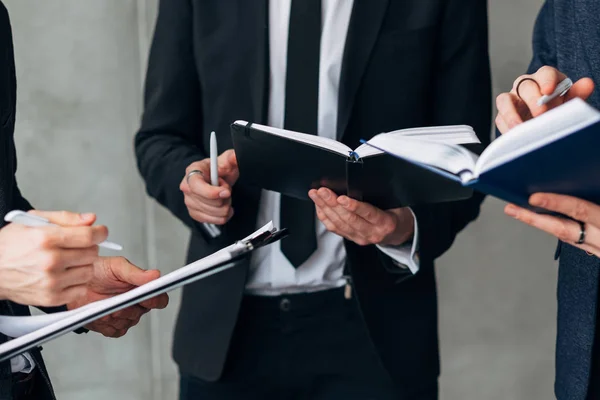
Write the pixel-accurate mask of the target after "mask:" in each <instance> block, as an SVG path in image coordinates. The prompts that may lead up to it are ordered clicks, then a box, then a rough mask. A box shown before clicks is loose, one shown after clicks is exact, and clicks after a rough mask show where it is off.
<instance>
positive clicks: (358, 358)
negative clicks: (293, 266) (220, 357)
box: [180, 289, 438, 400]
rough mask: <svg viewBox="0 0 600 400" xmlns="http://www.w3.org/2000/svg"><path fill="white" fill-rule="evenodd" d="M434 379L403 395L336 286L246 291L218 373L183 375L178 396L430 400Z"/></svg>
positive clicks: (354, 310)
mask: <svg viewBox="0 0 600 400" xmlns="http://www.w3.org/2000/svg"><path fill="white" fill-rule="evenodd" d="M437 398H438V385H437V380H436V379H433V380H432V382H431V385H430V386H429V387H427V388H419V389H416V390H415V391H413V394H411V395H410V396H407V395H401V394H400V393H398V392H397V391H396V389H395V388H394V386H393V384H392V382H391V379H390V378H389V376H388V374H387V372H386V371H385V369H384V368H383V366H382V365H381V363H380V361H379V357H378V355H377V354H376V351H375V349H374V347H373V345H372V343H371V340H370V338H369V335H368V332H367V330H366V327H365V326H364V323H363V321H362V319H361V317H360V314H359V310H358V306H357V304H356V302H355V301H354V300H346V299H345V298H344V292H343V290H342V289H335V290H328V291H324V292H318V293H312V294H299V295H289V296H281V297H273V298H271V297H258V296H246V297H245V298H244V300H243V303H242V308H241V312H240V317H239V320H238V324H237V327H236V329H235V332H234V335H233V338H232V343H231V347H230V351H229V354H228V359H227V363H226V366H225V370H224V373H223V376H222V377H221V379H220V380H219V381H217V382H205V381H202V380H200V379H197V378H195V377H190V376H185V375H184V376H182V377H181V386H180V399H181V400H192V399H194V400H195V399H201V400H212V399H219V400H222V399H244V400H252V399H261V400H262V399H277V400H279V399H286V400H287V399H310V400H326V399H334V400H337V399H344V400H353V399H356V400H368V399H373V400H388V399H389V400H391V399H398V400H409V399H410V400H435V399H437Z"/></svg>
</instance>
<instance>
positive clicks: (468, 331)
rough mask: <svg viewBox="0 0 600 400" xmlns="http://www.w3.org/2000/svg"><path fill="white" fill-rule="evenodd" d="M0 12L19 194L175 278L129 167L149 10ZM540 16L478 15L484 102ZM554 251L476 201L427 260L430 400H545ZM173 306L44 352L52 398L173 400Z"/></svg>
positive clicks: (501, 6)
mask: <svg viewBox="0 0 600 400" xmlns="http://www.w3.org/2000/svg"><path fill="white" fill-rule="evenodd" d="M4 1H5V3H6V4H7V7H8V8H9V11H10V13H11V16H12V20H13V29H14V36H15V44H16V56H17V68H18V79H19V93H18V95H19V103H18V124H17V146H18V152H19V160H20V167H19V173H18V178H19V180H20V183H21V186H22V189H23V191H24V193H25V194H26V195H27V197H28V198H29V199H31V201H32V202H33V204H35V205H36V206H37V207H39V208H45V209H72V210H79V211H88V210H92V211H95V212H97V213H98V214H99V216H100V221H101V222H102V223H105V224H107V225H108V226H109V227H110V229H111V237H112V238H113V239H114V240H116V241H119V242H121V243H123V244H124V245H125V248H126V254H127V256H128V257H129V258H130V259H131V260H132V261H133V262H135V263H137V264H139V265H141V266H144V267H150V268H156V267H157V268H160V269H161V270H162V271H164V272H167V271H170V270H172V269H174V268H176V267H179V266H181V265H182V264H183V259H184V249H185V242H186V239H187V233H186V232H185V230H184V229H183V228H182V226H181V225H180V224H179V223H178V222H177V221H175V220H174V219H173V218H172V217H171V216H170V215H169V214H168V213H167V212H166V211H164V210H163V209H161V208H160V207H157V206H156V205H155V204H154V203H153V202H152V201H150V200H148V199H146V197H145V195H144V192H143V187H142V184H141V181H140V179H139V178H138V175H137V171H136V169H135V166H134V160H133V155H132V136H133V133H134V132H135V130H136V127H137V124H138V119H139V113H140V110H141V81H142V79H143V71H144V69H145V66H144V63H145V59H146V54H147V49H148V41H149V37H150V34H151V31H152V27H153V19H154V16H155V14H156V2H155V1H154V0H147V1H146V0H51V1H48V0H4ZM540 5H541V0H492V1H491V8H490V16H491V18H490V22H491V51H492V60H493V72H494V85H495V91H496V92H499V91H501V90H505V89H507V88H509V87H510V86H511V83H512V81H513V79H514V78H515V77H516V76H517V75H518V74H520V73H521V72H522V71H523V70H524V69H525V68H526V65H527V62H528V59H529V54H530V44H529V43H530V37H531V30H532V25H533V21H534V18H535V15H536V13H537V10H538V9H539V7H540ZM553 247H554V241H553V240H552V239H551V238H549V237H547V236H545V235H543V234H540V233H538V232H534V231H533V230H532V229H528V228H525V227H523V226H521V225H519V224H517V223H516V222H513V221H511V220H509V219H508V218H505V217H504V216H503V215H502V204H501V203H500V202H498V201H495V200H493V199H488V200H487V201H486V203H485V205H484V209H483V213H482V216H481V218H480V219H479V220H478V221H477V222H476V223H474V224H472V225H471V226H470V227H469V228H468V229H467V230H466V231H465V232H464V233H463V234H462V235H460V237H459V238H458V239H457V242H456V244H455V246H454V248H453V249H452V250H451V251H450V252H449V253H448V254H446V255H445V256H444V257H443V258H442V259H441V260H440V262H439V263H438V272H439V276H438V277H439V279H438V286H439V292H440V293H439V301H440V330H441V335H442V360H443V361H442V380H441V387H442V398H443V399H447V400H464V399H486V400H487V399H492V400H493V399H503V400H504V399H516V400H521V399H522V400H531V399H547V398H551V397H552V381H553V373H554V361H553V357H554V335H555V327H554V321H555V312H556V305H555V294H554V292H555V286H556V265H555V263H554V262H553V261H552V251H553ZM178 295H179V293H177V292H176V293H174V294H172V296H171V305H170V307H169V309H167V310H164V311H161V312H157V313H153V314H151V316H150V318H146V319H145V320H144V321H143V322H142V323H141V324H140V325H139V326H138V327H136V328H134V329H133V330H132V331H131V332H130V333H129V334H128V335H127V336H126V337H124V338H122V339H118V340H112V339H105V338H102V337H99V336H97V335H95V334H88V335H83V336H73V335H71V336H68V337H64V338H62V339H59V340H57V341H55V342H52V343H50V344H48V345H46V346H45V352H44V353H45V356H46V359H47V361H48V364H49V367H50V369H51V375H52V377H53V381H54V384H55V386H56V389H57V392H58V394H59V398H61V399H67V400H70V399H73V400H75V399H77V400H80V399H90V400H100V399H106V398H110V399H114V400H120V399H128V400H129V399H134V400H135V399H140V400H141V399H144V400H145V399H155V400H168V399H175V398H176V396H177V372H176V368H175V366H174V364H173V362H172V361H171V359H170V344H171V332H172V327H173V321H174V318H175V314H176V312H177V309H178ZM407 329H410V327H407Z"/></svg>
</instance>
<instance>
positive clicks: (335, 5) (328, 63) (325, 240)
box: [246, 0, 418, 296]
mask: <svg viewBox="0 0 600 400" xmlns="http://www.w3.org/2000/svg"><path fill="white" fill-rule="evenodd" d="M353 3H354V2H353V1H352V0H322V21H323V23H322V33H321V59H320V67H319V68H320V70H319V103H318V104H319V110H318V134H319V136H324V137H329V138H331V139H335V135H336V132H337V129H336V128H337V117H338V96H339V84H340V75H341V70H342V58H343V54H344V47H345V44H346V35H347V31H348V26H349V25H350V16H351V14H352V7H353ZM290 10H291V0H269V60H270V68H269V71H270V85H269V89H270V91H269V109H268V125H270V126H273V127H277V128H283V125H284V115H285V82H286V71H287V44H288V32H289V19H290ZM280 197H281V196H280V194H279V193H276V192H271V191H266V190H263V192H262V197H261V202H260V206H259V210H258V222H257V226H259V227H260V226H263V225H265V224H266V223H268V222H269V221H273V223H274V224H275V226H279V212H280V210H279V206H280ZM413 215H414V214H413ZM315 218H316V215H315ZM316 230H317V232H316V234H317V250H316V251H315V252H314V253H313V254H312V255H311V256H310V257H309V258H308V259H307V260H306V261H305V262H304V264H302V265H301V266H299V267H298V268H294V266H293V265H292V264H291V263H290V262H289V261H288V259H287V258H286V257H285V255H284V254H283V253H282V252H281V245H280V243H279V242H277V243H274V244H272V245H271V246H267V247H265V248H261V249H259V250H258V251H256V252H255V253H254V255H253V257H252V259H251V262H250V275H249V279H248V282H247V285H246V291H247V292H248V293H251V294H256V295H262V296H277V295H280V294H284V293H304V292H314V291H319V290H325V289H331V288H336V287H341V286H343V285H344V284H345V283H346V278H345V277H344V276H343V271H344V264H345V260H346V250H345V248H344V243H343V238H342V237H340V236H338V235H336V234H334V233H331V232H329V231H327V229H326V228H325V226H324V225H323V224H322V223H321V221H319V220H318V219H316ZM287 240H294V238H293V237H290V238H289V239H287ZM417 241H418V229H417V224H416V220H415V233H414V239H413V242H412V243H407V244H405V245H402V246H377V247H378V248H379V250H380V251H382V252H384V253H385V254H387V255H388V256H390V257H391V258H392V259H393V260H394V261H395V262H396V263H397V264H399V265H402V266H405V267H408V268H410V269H411V271H412V272H413V273H416V272H417V270H418V258H417V256H416V247H417V243H418V242H417ZM398 268H400V266H399V267H398Z"/></svg>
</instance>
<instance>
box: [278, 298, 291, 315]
mask: <svg viewBox="0 0 600 400" xmlns="http://www.w3.org/2000/svg"><path fill="white" fill-rule="evenodd" d="M291 307H292V302H291V301H290V299H287V298H283V299H281V302H280V303H279V309H281V311H286V312H287V311H290V308H291Z"/></svg>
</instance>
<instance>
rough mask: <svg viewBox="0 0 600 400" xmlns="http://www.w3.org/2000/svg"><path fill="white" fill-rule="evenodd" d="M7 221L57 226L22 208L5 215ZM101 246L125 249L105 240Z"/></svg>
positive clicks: (117, 249) (28, 224)
mask: <svg viewBox="0 0 600 400" xmlns="http://www.w3.org/2000/svg"><path fill="white" fill-rule="evenodd" d="M4 220H5V221H6V222H12V223H13V224H20V225H25V226H31V227H36V226H57V225H56V224H53V223H52V222H50V221H48V220H47V219H46V218H43V217H39V216H37V215H32V214H29V213H26V212H24V211H20V210H14V211H11V212H9V213H8V214H6V216H5V217H4ZM98 246H99V247H103V248H105V249H109V250H116V251H121V250H123V246H121V245H120V244H117V243H113V242H109V241H104V242H102V243H100V244H99V245H98Z"/></svg>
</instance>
